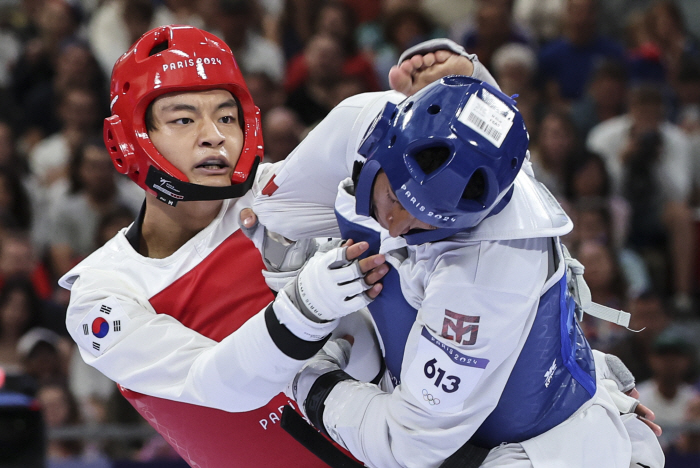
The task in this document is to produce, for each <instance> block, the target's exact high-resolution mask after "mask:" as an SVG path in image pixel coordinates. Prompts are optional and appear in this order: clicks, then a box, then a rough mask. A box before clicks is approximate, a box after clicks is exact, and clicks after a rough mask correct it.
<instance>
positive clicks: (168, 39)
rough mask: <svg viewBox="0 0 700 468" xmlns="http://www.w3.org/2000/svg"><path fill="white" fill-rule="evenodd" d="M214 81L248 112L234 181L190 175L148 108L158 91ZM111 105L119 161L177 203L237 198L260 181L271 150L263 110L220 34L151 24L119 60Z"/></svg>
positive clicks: (109, 123)
mask: <svg viewBox="0 0 700 468" xmlns="http://www.w3.org/2000/svg"><path fill="white" fill-rule="evenodd" d="M208 89H225V90H227V91H229V92H231V94H233V96H234V97H235V98H236V99H237V101H238V104H239V106H240V108H241V110H242V112H243V133H244V138H245V142H244V145H243V150H242V151H241V155H240V158H239V159H238V162H237V163H236V166H235V168H234V171H233V175H232V177H231V183H232V185H231V186H229V187H208V186H203V185H196V184H192V183H189V181H188V179H187V177H186V176H185V175H184V174H183V173H182V172H181V171H179V170H178V169H177V168H176V167H175V166H174V165H173V164H171V163H170V162H168V160H166V159H165V158H164V157H163V155H161V154H160V153H159V152H158V150H156V148H155V146H153V143H152V142H151V140H150V138H149V137H148V132H147V129H146V121H145V117H146V109H147V108H148V105H149V104H151V103H152V102H153V100H154V99H156V98H157V97H158V96H161V95H163V94H167V93H172V92H186V91H203V90H208ZM110 107H111V110H112V116H111V117H108V118H107V119H105V123H104V141H105V145H106V146H107V150H108V151H109V154H110V156H111V157H112V161H113V162H114V166H115V167H116V168H117V171H119V172H121V173H122V174H127V175H128V176H129V177H130V178H131V179H132V180H133V181H134V182H136V183H137V184H138V185H140V186H141V187H142V188H144V189H145V190H146V191H148V192H150V193H152V194H154V195H156V196H157V197H158V199H160V200H161V201H163V202H165V203H168V204H170V205H175V204H176V203H177V202H178V201H188V200H221V199H225V198H236V197H240V196H242V195H243V194H244V193H245V192H247V191H248V189H250V187H251V186H252V183H253V179H254V176H255V170H256V168H257V166H258V163H259V162H260V161H261V160H262V156H263V142H262V134H261V130H260V110H259V109H258V108H257V107H256V106H255V104H253V98H252V97H251V95H250V92H249V91H248V88H247V87H246V84H245V82H244V81H243V75H242V74H241V70H240V69H239V68H238V65H237V64H236V61H235V59H234V58H233V54H232V52H231V49H230V48H229V47H228V46H227V45H226V44H225V43H224V41H222V40H221V39H219V38H218V37H216V36H214V35H212V34H210V33H208V32H206V31H202V30H201V29H197V28H194V27H191V26H173V25H171V26H162V27H159V28H155V29H153V30H151V31H149V32H147V33H146V34H144V35H143V36H141V38H140V39H139V40H138V41H136V42H135V43H134V45H133V46H131V48H130V49H129V50H128V51H127V52H126V53H125V54H124V55H122V56H121V57H120V58H119V60H117V62H116V63H115V65H114V69H113V70H112V84H111V87H110Z"/></svg>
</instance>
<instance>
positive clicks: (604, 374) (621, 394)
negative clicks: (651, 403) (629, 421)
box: [593, 350, 639, 414]
mask: <svg viewBox="0 0 700 468" xmlns="http://www.w3.org/2000/svg"><path fill="white" fill-rule="evenodd" d="M593 358H594V360H595V368H596V374H597V375H598V378H599V379H600V381H601V382H602V384H603V386H604V387H605V389H606V390H607V392H608V394H609V395H610V397H611V398H612V400H613V402H614V403H615V406H617V409H618V411H619V412H620V413H622V414H627V413H634V410H635V409H636V408H637V405H639V400H637V399H636V398H633V397H631V396H629V395H627V394H626V392H629V391H630V390H632V389H633V388H634V385H635V383H634V376H633V375H632V373H631V372H630V370H629V369H628V368H627V366H625V365H624V364H623V362H622V361H621V360H620V358H618V357H617V356H613V355H612V354H604V353H601V352H600V351H597V350H593Z"/></svg>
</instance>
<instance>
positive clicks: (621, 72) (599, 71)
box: [571, 59, 627, 139]
mask: <svg viewBox="0 0 700 468" xmlns="http://www.w3.org/2000/svg"><path fill="white" fill-rule="evenodd" d="M626 90H627V72H626V70H625V65H624V63H623V62H621V61H618V60H612V59H610V60H608V59H606V60H603V61H601V62H600V63H599V64H598V65H596V67H595V71H594V72H593V76H592V77H591V80H590V82H589V83H588V85H587V87H586V94H585V95H584V96H583V97H582V98H581V99H579V100H578V101H575V102H574V103H573V104H572V105H571V119H572V120H573V122H574V125H575V126H576V130H577V131H578V134H579V135H581V137H582V138H584V139H585V138H586V136H587V135H588V132H590V131H591V129H592V128H593V127H595V126H596V125H598V124H599V123H601V122H604V121H606V120H608V119H611V118H613V117H617V116H619V115H622V114H623V113H624V112H625V104H626V103H625V94H626Z"/></svg>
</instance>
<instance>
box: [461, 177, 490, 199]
mask: <svg viewBox="0 0 700 468" xmlns="http://www.w3.org/2000/svg"><path fill="white" fill-rule="evenodd" d="M485 192H486V178H485V177H484V173H483V172H482V171H476V172H475V173H474V174H472V176H471V177H470V178H469V182H467V186H466V187H464V192H462V199H464V200H479V199H480V198H481V197H482V196H483V195H484V193H485Z"/></svg>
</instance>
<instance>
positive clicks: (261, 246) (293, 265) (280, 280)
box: [238, 219, 318, 291]
mask: <svg viewBox="0 0 700 468" xmlns="http://www.w3.org/2000/svg"><path fill="white" fill-rule="evenodd" d="M238 224H239V226H240V228H241V231H242V232H243V233H244V234H245V235H246V237H248V238H249V239H251V240H252V241H253V243H254V244H255V246H256V247H257V248H258V250H260V254H261V255H262V259H263V263H264V264H265V268H266V270H263V272H262V274H263V276H264V277H265V282H266V283H267V285H268V286H269V287H270V289H272V290H274V291H279V290H281V289H282V288H283V287H284V286H285V285H287V283H289V282H290V281H293V280H294V278H296V275H297V273H299V269H300V268H301V267H302V265H304V263H305V262H306V261H307V260H308V259H309V258H311V257H312V256H313V254H314V253H316V251H317V250H318V243H317V242H316V240H315V239H300V240H298V241H291V240H289V239H286V238H284V237H283V236H281V235H279V234H277V233H275V232H271V231H268V230H267V228H266V227H265V226H263V225H262V224H260V223H259V222H258V221H257V219H256V221H255V224H254V225H253V226H252V227H245V226H244V225H243V223H241V222H240V219H239V222H238Z"/></svg>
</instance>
